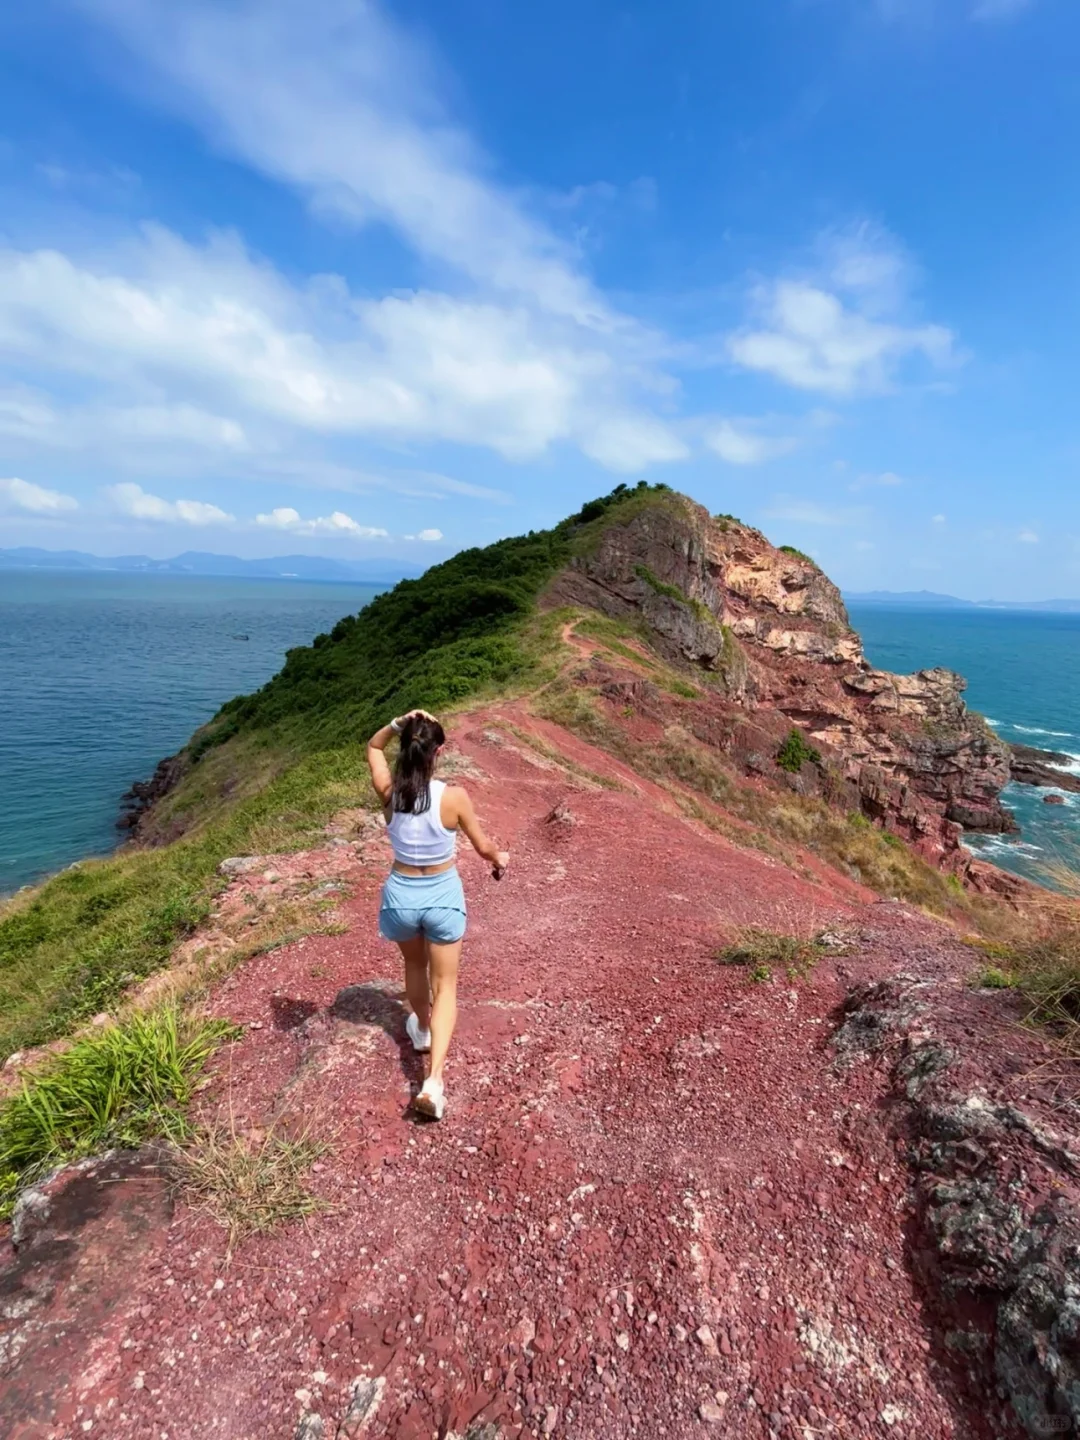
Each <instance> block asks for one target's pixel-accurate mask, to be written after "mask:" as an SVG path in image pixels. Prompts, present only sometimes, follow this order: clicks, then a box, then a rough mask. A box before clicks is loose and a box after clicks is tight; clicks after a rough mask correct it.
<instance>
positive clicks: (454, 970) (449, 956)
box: [428, 940, 461, 1080]
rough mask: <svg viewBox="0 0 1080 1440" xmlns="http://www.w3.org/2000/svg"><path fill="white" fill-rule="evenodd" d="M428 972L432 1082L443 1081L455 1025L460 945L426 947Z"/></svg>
mask: <svg viewBox="0 0 1080 1440" xmlns="http://www.w3.org/2000/svg"><path fill="white" fill-rule="evenodd" d="M428 954H429V957H430V969H431V996H432V1001H431V1068H430V1070H429V1072H428V1073H429V1074H430V1075H431V1077H432V1079H434V1080H441V1079H442V1072H443V1065H444V1064H445V1063H446V1052H447V1051H448V1050H449V1048H450V1040H451V1037H452V1036H453V1034H454V1026H455V1025H456V1024H457V979H458V964H459V963H460V960H461V941H460V940H455V941H454V943H453V944H452V945H436V944H435V943H434V942H431V943H429V945H428Z"/></svg>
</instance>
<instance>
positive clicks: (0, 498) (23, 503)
mask: <svg viewBox="0 0 1080 1440" xmlns="http://www.w3.org/2000/svg"><path fill="white" fill-rule="evenodd" d="M4 505H6V507H8V508H10V509H12V510H25V511H26V512H27V513H28V514H30V515H60V514H63V513H65V512H68V511H71V510H77V509H78V508H79V502H78V501H77V500H76V499H75V497H74V496H73V495H64V494H62V493H61V492H60V491H59V490H46V489H45V488H44V486H42V485H34V484H31V482H30V481H29V480H19V479H16V478H12V479H10V480H0V506H4Z"/></svg>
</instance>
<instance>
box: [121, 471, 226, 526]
mask: <svg viewBox="0 0 1080 1440" xmlns="http://www.w3.org/2000/svg"><path fill="white" fill-rule="evenodd" d="M104 493H105V495H106V497H107V499H108V500H109V501H110V502H111V503H112V505H113V506H114V507H115V508H116V509H117V510H118V511H119V512H120V514H121V515H127V516H129V517H130V518H131V519H133V520H153V521H155V522H157V523H160V524H165V525H199V526H202V525H231V524H232V522H233V520H234V519H235V517H234V516H232V515H229V514H227V513H226V512H225V511H224V510H222V509H220V508H219V507H218V506H217V505H210V504H207V503H206V502H205V501H202V500H163V499H162V498H161V497H160V496H159V495H150V494H148V493H147V492H146V491H145V490H144V489H143V488H142V486H141V485H135V484H133V483H130V482H125V483H123V484H120V485H107V486H106V487H105V491H104Z"/></svg>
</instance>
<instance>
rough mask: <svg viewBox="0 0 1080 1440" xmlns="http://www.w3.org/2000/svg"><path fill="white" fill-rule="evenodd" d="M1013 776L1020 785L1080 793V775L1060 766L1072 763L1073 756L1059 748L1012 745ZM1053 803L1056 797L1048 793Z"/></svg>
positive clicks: (1010, 748) (1049, 800) (1049, 799)
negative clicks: (1038, 748)
mask: <svg viewBox="0 0 1080 1440" xmlns="http://www.w3.org/2000/svg"><path fill="white" fill-rule="evenodd" d="M1009 750H1010V752H1011V757H1012V758H1011V770H1012V778H1013V779H1014V780H1015V781H1016V783H1017V784H1018V785H1038V786H1040V787H1041V788H1043V789H1049V790H1069V791H1071V792H1072V793H1073V794H1080V775H1073V774H1072V773H1071V772H1070V771H1068V770H1063V769H1061V768H1060V767H1061V766H1063V765H1071V764H1072V759H1073V757H1072V756H1071V755H1062V754H1061V753H1060V752H1058V751H1057V750H1037V749H1035V747H1034V746H1032V745H1010V746H1009ZM1046 798H1047V801H1048V802H1050V803H1053V800H1054V797H1053V796H1052V795H1048V796H1047V797H1046Z"/></svg>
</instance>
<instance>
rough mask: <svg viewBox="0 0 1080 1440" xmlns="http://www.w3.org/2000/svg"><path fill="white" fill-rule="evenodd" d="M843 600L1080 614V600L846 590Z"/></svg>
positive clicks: (912, 606) (907, 606)
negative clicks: (980, 598)
mask: <svg viewBox="0 0 1080 1440" xmlns="http://www.w3.org/2000/svg"><path fill="white" fill-rule="evenodd" d="M844 599H845V600H846V601H848V602H849V603H850V604H853V605H893V606H897V607H902V608H905V609H910V610H917V609H926V610H1053V611H1057V612H1059V613H1062V614H1078V613H1080V600H960V599H958V598H957V597H956V596H955V595H938V594H936V593H935V592H934V591H933V590H863V591H861V592H859V591H853V590H845V591H844Z"/></svg>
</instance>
